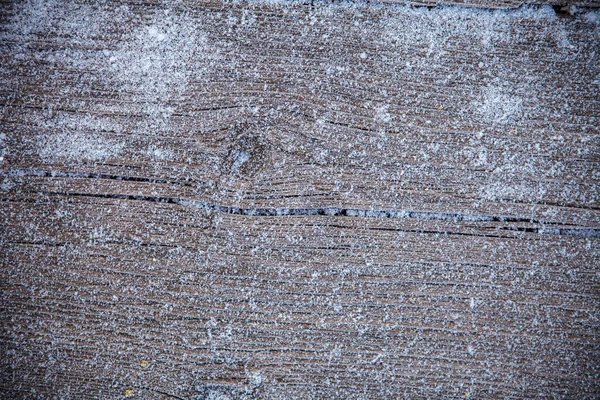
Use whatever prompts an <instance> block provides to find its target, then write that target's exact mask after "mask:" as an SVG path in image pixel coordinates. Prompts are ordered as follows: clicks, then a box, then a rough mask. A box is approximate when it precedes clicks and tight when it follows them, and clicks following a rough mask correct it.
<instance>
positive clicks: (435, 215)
mask: <svg viewBox="0 0 600 400" xmlns="http://www.w3.org/2000/svg"><path fill="white" fill-rule="evenodd" d="M41 193H43V194H46V195H60V196H69V197H96V198H104V199H121V200H135V201H149V202H154V203H166V204H177V205H181V206H185V207H193V208H197V209H201V210H205V211H212V212H218V213H224V214H234V215H248V216H265V217H283V216H314V215H323V216H330V217H363V218H397V219H420V220H438V221H454V222H458V221H466V222H509V223H510V222H513V223H514V222H524V223H533V224H541V225H552V224H556V223H544V222H541V221H538V220H535V219H527V218H515V217H499V216H492V215H483V214H480V215H474V214H459V213H440V212H430V211H410V210H364V209H356V208H334V207H323V208H242V207H230V206H222V205H218V204H210V203H206V202H201V201H197V200H184V199H178V198H172V197H158V196H136V195H127V194H94V193H77V192H45V191H44V192H41ZM496 229H499V230H511V231H518V232H527V233H539V234H550V235H567V236H579V237H600V229H595V228H581V229H573V228H547V227H545V226H542V227H511V226H503V227H496Z"/></svg>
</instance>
